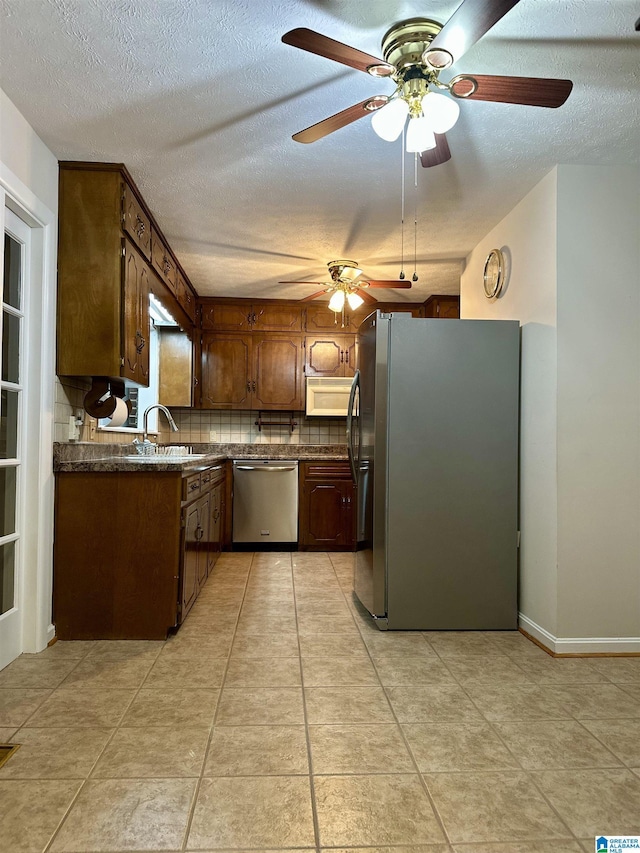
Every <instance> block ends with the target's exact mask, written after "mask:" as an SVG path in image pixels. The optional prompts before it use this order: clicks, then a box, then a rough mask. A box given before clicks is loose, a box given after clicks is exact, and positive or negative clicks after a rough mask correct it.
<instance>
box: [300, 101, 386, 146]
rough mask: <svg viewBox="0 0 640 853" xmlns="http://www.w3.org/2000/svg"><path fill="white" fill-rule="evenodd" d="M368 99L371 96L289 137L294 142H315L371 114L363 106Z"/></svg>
mask: <svg viewBox="0 0 640 853" xmlns="http://www.w3.org/2000/svg"><path fill="white" fill-rule="evenodd" d="M369 101H371V98H366V99H365V100H364V101H360V103H359V104H354V105H353V106H352V107H347V109H346V110H342V112H340V113H336V114H335V115H333V116H329V118H325V119H323V121H319V122H318V123H317V124H312V125H311V127H306V128H305V129H304V130H301V131H299V132H298V133H294V135H293V136H292V137H291V138H292V139H294V140H295V141H296V142H316V141H317V140H318V139H322V137H323V136H328V135H329V134H330V133H333V132H334V130H340V128H341V127H345V126H346V125H347V124H351V122H353V121H357V120H358V119H359V118H364V117H365V116H368V115H371V111H370V110H367V109H365V106H364V105H365V104H368V103H369Z"/></svg>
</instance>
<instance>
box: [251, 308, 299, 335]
mask: <svg viewBox="0 0 640 853" xmlns="http://www.w3.org/2000/svg"><path fill="white" fill-rule="evenodd" d="M251 328H252V330H254V331H257V332H300V331H302V307H301V306H300V305H288V304H287V303H286V302H282V303H280V304H262V303H254V304H253V307H252V311H251Z"/></svg>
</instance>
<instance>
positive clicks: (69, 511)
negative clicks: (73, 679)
mask: <svg viewBox="0 0 640 853" xmlns="http://www.w3.org/2000/svg"><path fill="white" fill-rule="evenodd" d="M225 478H226V464H222V465H218V466H214V467H212V468H210V469H205V470H204V471H202V472H198V473H189V474H188V475H187V476H183V475H182V473H181V472H180V471H175V472H174V471H148V470H147V471H140V472H128V471H127V472H124V471H122V472H119V471H118V472H113V473H107V472H104V473H103V472H83V473H80V472H78V473H66V472H64V473H58V474H57V475H56V510H55V542H54V592H53V607H54V623H55V626H56V636H57V637H58V639H61V640H100V639H101V640H115V639H130V640H160V639H164V638H165V637H166V636H167V633H168V631H169V630H170V629H171V628H175V627H176V626H177V625H179V624H180V623H181V622H182V621H183V620H184V618H185V616H186V615H187V613H188V612H189V610H190V608H191V607H192V606H193V604H194V602H195V600H196V598H197V597H198V593H199V592H200V589H201V588H202V586H203V585H204V583H205V581H206V579H207V576H208V574H209V572H210V571H211V570H212V569H213V567H214V565H215V561H216V559H217V556H218V554H219V553H220V550H221V548H222V547H223V545H224V540H223V534H222V533H221V531H224V529H225V528H224V507H225V500H224V496H225ZM202 480H204V481H205V482H204V483H202V482H201V481H202ZM216 496H217V497H216ZM212 507H216V508H217V509H216V511H215V512H214V509H212ZM214 517H215V518H214ZM212 524H213V527H212ZM216 530H217V531H218V532H216ZM212 531H213V532H212ZM216 537H217V538H216ZM212 540H215V541H212Z"/></svg>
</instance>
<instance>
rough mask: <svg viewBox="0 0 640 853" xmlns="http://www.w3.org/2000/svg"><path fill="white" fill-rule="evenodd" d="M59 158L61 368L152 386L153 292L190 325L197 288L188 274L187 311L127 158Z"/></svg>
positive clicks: (75, 373) (170, 257)
mask: <svg viewBox="0 0 640 853" xmlns="http://www.w3.org/2000/svg"><path fill="white" fill-rule="evenodd" d="M59 165H60V178H59V188H60V194H59V204H58V212H59V215H58V298H57V310H58V334H57V368H56V369H57V373H58V374H59V375H60V376H82V377H85V376H91V377H93V376H103V377H109V378H112V379H116V378H118V379H122V378H124V379H130V380H132V381H133V382H136V383H138V384H140V385H148V382H149V360H148V359H149V293H150V292H151V291H153V292H154V293H156V294H157V293H158V291H160V293H161V296H160V298H161V300H162V301H163V304H167V303H168V305H167V307H168V308H169V311H170V312H171V313H174V314H177V315H178V316H179V319H180V322H181V324H183V325H184V326H185V328H187V327H188V325H189V321H192V320H193V318H195V294H194V293H193V291H190V288H189V285H188V282H186V280H185V281H184V286H185V289H187V290H189V291H190V293H191V294H192V299H191V302H192V305H191V313H190V312H189V306H188V304H187V300H186V299H185V300H183V302H178V300H177V298H176V296H175V290H176V286H175V283H176V275H177V265H176V261H175V259H174V257H173V255H172V254H171V252H170V250H169V249H168V247H167V246H166V242H165V241H164V239H163V238H162V235H161V234H160V233H159V232H158V231H157V230H156V229H155V225H154V221H153V217H152V216H151V214H150V213H149V211H148V210H147V209H146V208H145V207H144V204H143V202H142V199H141V197H140V194H139V193H138V191H137V190H136V188H135V185H134V183H133V180H132V179H131V176H130V175H129V173H128V172H127V170H126V169H125V167H124V166H123V165H122V164H118V163H76V162H72V161H69V162H66V161H63V162H61V163H60V164H59ZM163 258H166V259H167V261H168V264H169V265H168V266H167V264H164V263H163V261H162V259H163ZM150 259H151V261H152V263H153V268H152V267H151V265H150V263H149V260H150ZM158 266H160V269H159V270H158V274H156V272H155V271H154V270H155V269H158ZM160 277H161V278H160ZM172 281H173V287H172V286H171V282H172ZM187 318H189V319H187Z"/></svg>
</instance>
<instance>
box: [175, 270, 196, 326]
mask: <svg viewBox="0 0 640 853" xmlns="http://www.w3.org/2000/svg"><path fill="white" fill-rule="evenodd" d="M176 297H177V299H178V302H179V304H180V305H181V306H182V308H183V310H184V313H185V314H186V315H187V317H188V318H189V319H190V320H191V322H192V323H195V321H196V297H195V294H194V292H193V290H191V287H190V286H189V285H188V284H187V282H186V280H185V277H184V276H183V275H182V273H181V272H180V271H178V277H177V280H176Z"/></svg>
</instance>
